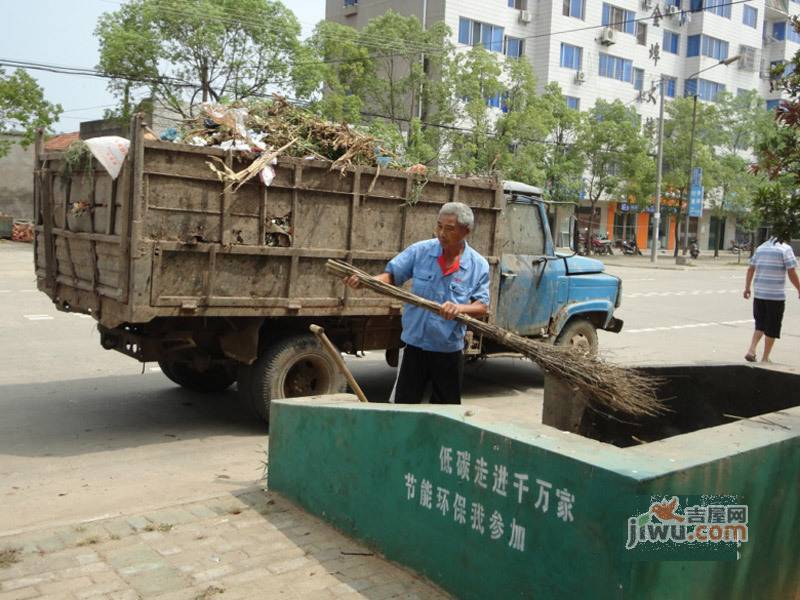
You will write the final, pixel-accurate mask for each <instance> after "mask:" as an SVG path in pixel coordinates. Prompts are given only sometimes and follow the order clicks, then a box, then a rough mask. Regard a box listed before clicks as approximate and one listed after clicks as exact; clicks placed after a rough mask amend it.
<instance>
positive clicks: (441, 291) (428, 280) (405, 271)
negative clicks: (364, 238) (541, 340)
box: [386, 238, 489, 352]
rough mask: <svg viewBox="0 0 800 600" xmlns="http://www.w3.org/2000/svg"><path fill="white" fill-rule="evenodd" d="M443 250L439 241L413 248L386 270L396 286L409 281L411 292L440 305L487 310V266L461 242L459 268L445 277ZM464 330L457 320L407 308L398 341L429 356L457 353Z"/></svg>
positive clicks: (464, 327) (391, 263) (418, 244)
mask: <svg viewBox="0 0 800 600" xmlns="http://www.w3.org/2000/svg"><path fill="white" fill-rule="evenodd" d="M441 253H442V246H441V244H440V243H439V240H438V239H435V238H434V239H431V240H425V241H422V242H417V243H416V244H412V245H411V246H409V247H408V248H406V249H405V250H403V251H402V252H401V253H400V254H398V255H397V256H395V257H394V258H393V259H392V260H391V261H390V262H389V264H388V265H387V266H386V272H387V273H391V275H392V279H393V280H394V283H395V285H403V284H404V283H405V282H406V281H408V280H409V279H411V280H412V285H411V291H412V292H414V293H415V294H417V295H418V296H422V297H423V298H427V299H428V300H433V301H434V302H438V303H439V304H443V303H444V302H448V301H450V302H455V303H456V304H471V303H472V302H474V301H476V300H477V301H479V302H482V303H483V304H485V305H486V306H489V263H488V262H487V260H486V259H485V258H484V257H482V256H481V255H480V254H478V253H477V252H475V250H473V249H472V248H470V246H469V244H467V243H466V242H464V251H463V252H462V253H461V258H460V266H459V268H458V270H457V271H455V272H454V273H452V274H450V275H447V276H444V275H442V269H441V268H440V267H439V263H438V260H439V256H440V255H441ZM466 331H467V328H466V326H465V325H463V324H461V323H459V322H458V321H456V320H452V321H448V320H447V319H443V318H442V317H440V316H439V315H438V314H436V313H434V312H431V311H429V310H428V309H425V308H420V307H418V306H412V305H410V304H407V305H406V306H405V307H404V308H403V334H402V336H401V339H402V340H403V341H404V342H405V343H406V344H409V345H411V346H416V347H417V348H422V349H423V350H429V351H432V352H457V351H458V350H462V349H463V348H464V334H465V333H466Z"/></svg>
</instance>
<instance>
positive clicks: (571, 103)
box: [565, 96, 581, 110]
mask: <svg viewBox="0 0 800 600" xmlns="http://www.w3.org/2000/svg"><path fill="white" fill-rule="evenodd" d="M565 98H566V99H567V108H571V109H573V110H580V109H581V99H580V98H576V97H575V96H565Z"/></svg>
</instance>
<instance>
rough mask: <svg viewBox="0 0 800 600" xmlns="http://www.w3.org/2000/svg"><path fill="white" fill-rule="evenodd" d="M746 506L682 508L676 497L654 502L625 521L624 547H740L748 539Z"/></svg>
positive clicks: (708, 505) (629, 548)
mask: <svg viewBox="0 0 800 600" xmlns="http://www.w3.org/2000/svg"><path fill="white" fill-rule="evenodd" d="M747 513H748V511H747V505H746V504H725V503H719V504H707V505H706V504H695V505H693V506H685V507H681V506H680V502H679V501H678V497H677V496H673V497H672V498H671V499H669V500H666V499H665V500H662V501H661V502H653V503H652V504H651V505H650V509H649V510H648V511H647V512H645V513H642V514H640V515H638V516H635V517H630V518H629V519H628V531H627V534H628V535H627V540H628V541H627V542H626V544H625V548H626V549H627V550H632V549H633V548H636V547H637V546H640V544H667V543H670V542H674V543H677V544H693V545H694V544H719V543H734V544H737V545H738V544H740V543H743V542H746V541H747V540H748V532H747Z"/></svg>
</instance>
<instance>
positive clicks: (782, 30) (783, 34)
mask: <svg viewBox="0 0 800 600" xmlns="http://www.w3.org/2000/svg"><path fill="white" fill-rule="evenodd" d="M772 37H774V38H775V39H776V40H781V41H782V40H789V41H790V42H795V43H796V44H800V33H797V32H796V31H795V30H794V25H792V23H791V22H788V23H787V22H785V21H778V22H776V23H773V24H772Z"/></svg>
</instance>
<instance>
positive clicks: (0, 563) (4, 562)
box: [0, 548, 22, 569]
mask: <svg viewBox="0 0 800 600" xmlns="http://www.w3.org/2000/svg"><path fill="white" fill-rule="evenodd" d="M20 554H22V549H21V548H3V549H2V550H0V569H7V568H8V567H10V566H11V565H15V564H17V563H18V562H19V561H21V560H22V559H21V558H20Z"/></svg>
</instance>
